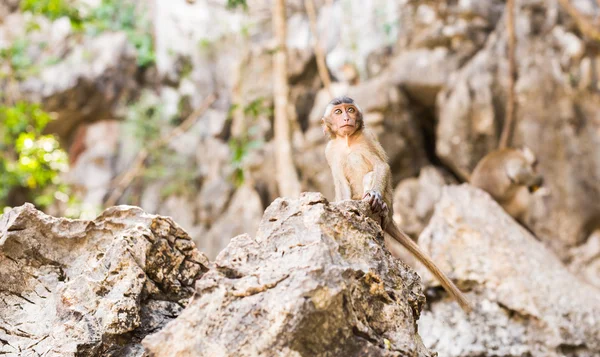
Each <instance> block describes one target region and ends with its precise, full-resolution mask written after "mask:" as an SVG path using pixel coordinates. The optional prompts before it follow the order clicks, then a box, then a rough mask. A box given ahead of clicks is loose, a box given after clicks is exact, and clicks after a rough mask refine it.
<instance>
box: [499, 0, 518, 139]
mask: <svg viewBox="0 0 600 357" xmlns="http://www.w3.org/2000/svg"><path fill="white" fill-rule="evenodd" d="M506 12H507V13H506V31H507V33H508V41H507V47H508V48H507V50H508V53H507V56H508V88H507V98H506V113H505V117H504V125H503V127H502V134H501V136H500V144H499V146H498V147H499V148H500V149H504V148H506V147H507V146H508V145H509V142H510V138H511V134H512V130H513V122H514V119H515V111H516V103H515V82H516V81H517V65H516V60H515V44H516V38H515V1H514V0H507V1H506Z"/></svg>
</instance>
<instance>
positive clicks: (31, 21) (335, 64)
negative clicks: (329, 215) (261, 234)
mask: <svg viewBox="0 0 600 357" xmlns="http://www.w3.org/2000/svg"><path fill="white" fill-rule="evenodd" d="M278 5H283V6H284V12H278V11H277V9H278V8H277V6H278ZM281 14H284V16H280V15H281ZM506 15H507V4H506V2H505V1H499V0H478V1H469V0H437V1H427V0H420V1H417V0H403V1H398V0H372V1H362V0H328V1H325V0H306V1H303V0H288V1H285V2H283V1H260V0H256V1H254V0H248V1H244V0H228V1H221V0H196V1H194V0H188V1H184V0H171V1H167V0H154V1H132V0H122V1H119V0H40V1H36V0H21V1H19V0H0V88H1V89H0V90H1V97H0V100H1V102H0V149H1V152H0V209H1V208H4V209H5V210H6V209H7V208H8V207H13V206H16V205H21V204H23V203H24V202H33V203H34V204H35V205H36V207H38V208H39V209H42V210H44V211H45V212H47V213H50V214H53V215H57V216H67V217H73V218H92V217H95V216H96V215H97V214H99V213H100V212H102V210H103V209H104V208H106V207H108V206H112V205H115V204H129V205H137V206H141V207H142V208H143V209H144V210H146V211H147V212H150V213H156V214H161V215H168V216H172V217H173V218H174V219H175V221H176V222H178V223H179V224H180V225H181V226H182V227H183V228H184V229H186V230H187V231H188V233H190V235H191V236H192V237H193V239H194V240H195V242H196V244H197V245H198V247H199V249H200V250H201V251H204V252H205V253H207V255H208V256H209V257H211V258H214V257H215V256H216V254H217V253H218V252H219V251H220V250H221V249H223V248H224V247H225V246H226V245H227V243H228V242H229V240H230V238H232V237H234V236H236V235H238V234H241V233H245V232H247V233H249V234H250V235H254V233H255V232H256V229H257V228H258V224H259V222H260V219H261V217H262V214H263V210H264V209H265V208H266V207H267V206H268V205H269V204H270V203H271V202H272V201H273V200H274V199H275V198H277V197H279V196H288V197H294V196H296V197H297V196H298V195H299V193H300V192H301V191H320V192H322V193H323V194H324V195H325V196H326V197H327V198H329V199H333V184H332V182H331V175H330V171H329V167H328V166H327V163H326V161H325V158H324V146H325V144H326V137H325V136H324V135H323V133H322V131H321V127H320V118H321V115H322V112H323V110H324V108H325V105H326V104H327V102H328V101H329V100H330V99H331V98H332V96H334V95H342V94H344V95H349V96H350V97H352V98H354V99H355V100H356V101H357V102H358V104H359V105H360V106H361V107H362V109H363V110H364V111H365V118H366V123H367V126H369V127H370V128H372V129H373V130H374V131H375V132H376V133H377V134H378V135H379V138H380V140H381V142H382V144H383V146H384V148H385V149H386V151H387V153H388V155H389V158H390V159H389V163H390V165H391V167H392V170H393V176H394V187H396V190H395V208H396V211H397V213H398V214H397V215H396V219H397V222H398V223H399V224H400V225H401V226H402V227H403V228H404V229H405V230H407V231H408V232H409V233H410V234H413V235H418V234H419V233H420V232H421V231H422V230H423V228H424V227H425V225H426V224H427V221H428V219H429V217H430V216H431V214H432V210H433V204H434V203H435V201H436V200H437V199H438V198H439V193H440V190H441V187H442V186H443V185H444V184H453V183H461V182H464V177H465V174H468V173H469V172H471V171H472V170H473V168H474V166H475V165H476V164H477V162H478V160H479V159H481V158H482V157H483V156H484V155H485V154H486V153H488V152H490V151H491V150H493V149H495V148H496V147H497V146H498V140H499V137H500V131H501V128H502V125H503V122H504V118H505V116H506V110H505V108H506V105H507V97H508V96H507V93H508V92H509V90H510V89H511V88H513V87H511V86H510V80H509V78H510V76H509V61H508V56H507V45H508V31H507V27H506ZM514 23H515V27H514V33H515V37H516V41H515V48H516V52H515V63H516V68H515V71H516V83H515V85H514V88H513V89H514V93H515V105H516V112H515V120H516V122H515V126H514V134H513V138H512V140H511V143H510V145H511V146H519V145H523V144H526V145H528V146H529V147H530V148H531V149H532V150H533V151H534V152H535V153H536V155H537V156H538V160H539V166H538V170H539V171H540V172H541V173H542V175H543V176H544V178H545V191H544V194H540V195H538V196H537V198H536V201H535V202H534V203H533V204H532V207H531V208H530V212H529V215H528V217H527V219H526V222H525V224H526V226H527V228H528V229H529V230H531V231H532V232H533V233H534V234H535V235H536V236H537V237H538V239H540V240H541V241H543V242H544V243H546V245H547V246H549V247H550V248H551V249H553V250H554V251H555V252H556V253H557V255H558V256H559V257H560V258H561V259H562V260H563V261H564V262H565V263H567V264H569V266H570V267H571V268H572V270H574V271H576V272H578V273H579V274H580V276H583V277H586V279H587V280H588V281H592V282H593V283H594V284H596V285H597V286H600V281H599V279H600V278H599V276H600V234H599V233H598V231H599V230H600V186H599V180H600V82H599V76H600V74H599V72H600V34H599V32H600V1H597V0H571V1H566V0H558V1H550V0H548V1H541V0H540V1H536V0H520V1H515V4H514ZM275 102H278V103H279V108H284V109H283V110H282V111H281V110H280V111H279V113H278V114H276V113H277V110H276V109H277V108H276V107H277V106H276V105H275ZM275 123H279V124H278V125H279V126H278V125H275ZM278 128H279V129H278Z"/></svg>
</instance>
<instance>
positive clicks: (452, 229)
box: [418, 184, 600, 357]
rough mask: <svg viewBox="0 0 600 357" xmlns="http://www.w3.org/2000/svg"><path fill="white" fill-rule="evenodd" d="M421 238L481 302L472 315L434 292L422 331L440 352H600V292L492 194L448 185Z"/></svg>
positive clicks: (546, 356) (550, 355)
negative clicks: (439, 297)
mask: <svg viewBox="0 0 600 357" xmlns="http://www.w3.org/2000/svg"><path fill="white" fill-rule="evenodd" d="M419 244H420V246H421V247H423V248H425V249H426V251H428V253H429V254H430V255H431V256H432V258H433V260H434V261H436V262H437V263H438V264H439V266H440V268H441V269H442V270H445V271H450V270H451V271H452V272H453V274H454V275H455V276H456V277H457V278H458V279H459V280H460V281H463V282H466V283H467V285H468V286H470V292H469V294H468V296H469V297H470V298H471V300H472V301H473V302H474V304H475V306H476V307H475V312H474V313H472V314H470V315H469V316H468V317H467V316H465V315H464V314H460V313H457V311H456V309H455V307H454V306H453V305H452V304H449V303H446V302H436V301H435V295H434V294H432V295H431V296H430V297H431V298H432V299H429V303H430V304H431V305H430V309H429V310H427V311H425V312H424V313H423V315H422V317H421V319H419V322H418V323H419V333H420V334H421V336H422V337H423V342H424V343H425V345H426V346H427V347H429V348H431V349H433V350H435V351H437V352H438V353H439V354H440V356H449V357H452V356H481V355H485V356H511V357H512V356H514V357H516V356H532V357H538V356H539V357H542V356H543V357H553V356H555V357H558V356H597V355H599V354H600V338H599V337H600V291H599V290H598V289H596V288H595V287H593V286H591V285H588V284H586V283H584V282H583V281H581V280H579V279H578V278H577V277H576V276H574V275H573V274H572V273H570V272H569V271H568V270H567V268H566V267H565V266H564V265H563V264H562V263H561V261H560V260H559V259H558V258H557V257H556V255H554V254H553V252H552V251H551V250H549V249H548V248H547V247H546V246H545V245H544V244H543V243H542V242H540V241H538V240H536V238H535V237H534V236H532V235H531V234H530V233H529V232H528V231H527V230H526V229H524V228H523V227H521V226H520V225H519V224H517V223H516V222H515V221H514V220H513V219H512V218H511V217H510V216H509V215H508V214H506V213H505V212H504V211H503V210H502V208H501V207H500V206H499V205H498V204H496V202H495V201H493V199H492V198H491V197H490V196H489V195H488V194H487V193H485V192H483V191H481V190H479V189H475V188H473V187H471V186H468V185H466V184H463V185H461V186H446V187H445V188H444V189H443V190H442V195H441V199H440V201H439V202H438V203H437V204H436V206H435V213H434V214H433V217H432V218H431V221H430V223H429V225H428V226H427V228H425V230H424V231H423V233H422V234H421V236H420V237H419ZM419 271H420V272H422V273H423V274H422V276H427V275H428V274H427V272H425V271H422V270H419Z"/></svg>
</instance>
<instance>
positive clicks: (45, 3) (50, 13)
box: [21, 0, 82, 28]
mask: <svg viewBox="0 0 600 357" xmlns="http://www.w3.org/2000/svg"><path fill="white" fill-rule="evenodd" d="M21 11H30V12H31V13H33V14H36V15H43V16H46V17H47V18H49V19H51V20H56V19H58V18H61V17H65V16H66V17H68V18H69V20H70V21H71V26H73V27H74V28H81V25H82V18H81V15H80V14H79V10H77V8H75V7H74V6H72V5H71V4H70V3H69V2H68V1H66V0H21Z"/></svg>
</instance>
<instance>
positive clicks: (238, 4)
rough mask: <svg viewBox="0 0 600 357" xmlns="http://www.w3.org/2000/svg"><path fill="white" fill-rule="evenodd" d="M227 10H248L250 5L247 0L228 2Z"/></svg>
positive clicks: (231, 0) (230, 0)
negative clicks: (238, 8) (240, 8)
mask: <svg viewBox="0 0 600 357" xmlns="http://www.w3.org/2000/svg"><path fill="white" fill-rule="evenodd" d="M226 6H227V9H229V10H233V9H236V8H237V7H242V8H243V9H244V10H248V4H247V3H246V0H227V5H226Z"/></svg>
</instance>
